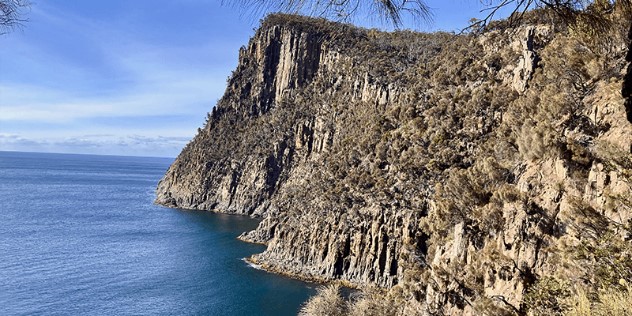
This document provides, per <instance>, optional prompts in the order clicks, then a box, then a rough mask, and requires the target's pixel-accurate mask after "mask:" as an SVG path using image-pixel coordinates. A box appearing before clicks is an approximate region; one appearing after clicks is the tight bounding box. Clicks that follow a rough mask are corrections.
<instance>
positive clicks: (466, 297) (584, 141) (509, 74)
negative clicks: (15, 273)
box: [157, 13, 632, 315]
mask: <svg viewBox="0 0 632 316" xmlns="http://www.w3.org/2000/svg"><path fill="white" fill-rule="evenodd" d="M539 16H541V14H540V13H532V14H529V15H528V16H527V17H525V24H524V25H523V26H521V27H518V28H510V27H508V26H507V25H506V23H504V22H498V23H496V24H494V25H492V26H491V27H490V28H489V29H488V30H486V31H485V32H482V33H476V34H468V35H454V34H448V33H435V34H423V33H415V32H408V31H401V32H393V33H384V32H378V31H375V30H367V29H360V28H355V27H352V26H349V25H342V24H337V23H332V22H328V21H325V20H319V19H309V18H303V17H297V16H288V15H272V16H269V17H268V18H267V19H266V20H265V21H263V23H262V25H261V27H260V29H259V30H258V31H257V33H256V34H255V36H254V37H253V38H252V39H251V41H250V43H249V44H248V46H247V47H244V48H242V50H241V51H240V57H239V66H238V67H237V69H236V70H235V71H234V72H233V74H232V76H231V77H230V78H229V79H228V82H227V85H228V87H227V90H226V93H225V95H224V97H223V98H222V99H221V100H220V101H219V102H218V104H217V106H216V107H215V108H214V109H213V110H212V112H211V113H210V114H209V116H208V120H207V123H206V125H205V126H204V127H203V128H201V129H200V130H199V132H198V134H197V136H196V137H195V138H194V139H193V140H192V141H191V142H190V143H189V144H188V145H187V146H186V147H185V148H184V150H183V151H182V153H181V154H180V155H179V157H178V158H177V160H176V161H175V162H174V164H173V165H172V166H171V168H170V169H169V171H168V172H167V174H166V175H165V177H164V179H163V180H162V181H161V182H160V184H159V185H158V190H157V202H158V203H160V204H164V205H167V206H172V207H180V208H186V209H199V210H212V211H216V212H225V213H237V214H244V215H246V214H248V215H257V216H262V217H263V221H262V222H261V224H260V225H259V227H258V228H257V229H256V230H255V231H252V232H249V233H247V234H244V235H243V236H242V237H241V238H242V239H244V240H246V241H251V242H260V243H265V244H267V246H268V247H267V250H266V251H265V252H263V253H261V254H258V255H255V256H254V257H253V258H252V260H253V261H256V262H258V263H260V264H261V265H262V266H264V267H265V268H267V269H269V270H272V271H277V272H280V273H285V274H290V275H294V276H297V277H301V278H307V279H316V280H340V281H343V283H347V284H349V285H352V286H358V287H364V286H369V285H375V286H377V288H374V289H372V290H370V291H369V292H370V293H367V295H366V296H365V297H364V298H363V299H362V300H358V302H356V303H358V304H356V307H357V308H360V309H361V310H362V311H363V313H379V314H384V313H390V314H406V315H413V314H451V313H461V312H464V313H473V314H485V313H487V314H494V315H496V314H503V313H506V314H516V313H517V314H524V313H527V312H530V313H549V312H551V313H562V312H564V311H567V310H570V309H571V307H570V305H572V303H568V302H570V301H568V300H567V299H570V298H571V297H572V296H573V295H574V294H576V293H577V292H578V291H580V290H581V291H584V292H582V293H589V294H591V293H597V291H598V290H599V289H604V288H619V289H621V290H622V291H624V290H625V288H626V287H627V286H628V285H627V284H629V282H632V263H631V262H632V252H631V250H632V247H631V246H630V241H629V238H630V233H631V232H630V230H631V229H632V227H631V226H630V218H631V217H632V194H631V183H630V181H631V177H632V155H631V150H632V147H631V142H632V124H631V123H630V121H629V120H628V118H627V116H626V107H625V105H624V102H625V100H624V98H623V97H622V93H621V88H622V84H623V80H624V76H625V71H626V67H627V65H628V64H627V62H626V60H625V56H626V53H627V45H628V40H627V38H626V35H627V33H626V32H625V31H627V28H626V24H625V23H627V22H626V21H625V19H623V18H620V19H618V20H616V21H618V22H620V23H621V26H620V27H615V28H614V29H617V30H619V31H613V32H611V33H610V34H608V38H609V39H608V40H607V41H594V40H592V39H594V36H590V34H586V31H585V30H582V29H580V28H577V29H568V28H566V27H564V26H562V25H561V24H557V23H555V21H550V20H544V19H541V18H538V17H539ZM380 288H382V289H380ZM383 289H387V290H388V291H386V290H383ZM591 295H592V294H591ZM595 295H596V294H595ZM360 303H362V304H363V305H362V306H360V305H359V304H360ZM569 304H570V305H569ZM358 306H360V307H358ZM347 312H351V311H350V310H347ZM356 312H357V310H356Z"/></svg>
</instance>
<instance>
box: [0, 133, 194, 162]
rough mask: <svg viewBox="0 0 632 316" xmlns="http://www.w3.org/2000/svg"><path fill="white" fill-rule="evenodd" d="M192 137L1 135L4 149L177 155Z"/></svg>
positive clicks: (1, 148) (0, 148) (0, 139)
mask: <svg viewBox="0 0 632 316" xmlns="http://www.w3.org/2000/svg"><path fill="white" fill-rule="evenodd" d="M189 140H190V139H189V138H188V137H168V136H142V135H127V136H116V135H82V136H74V137H65V138H57V139H36V138H27V137H22V136H20V135H16V134H6V133H5V134H0V150H2V151H51V152H61V153H89V154H109V155H131V156H163V157H175V156H176V155H177V154H178V153H179V152H180V151H181V150H182V147H184V145H186V144H187V143H188V142H189Z"/></svg>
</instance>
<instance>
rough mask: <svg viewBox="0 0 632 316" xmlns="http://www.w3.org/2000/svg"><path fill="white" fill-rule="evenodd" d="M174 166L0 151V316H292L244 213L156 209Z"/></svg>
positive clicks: (298, 296) (287, 292) (286, 287)
mask: <svg viewBox="0 0 632 316" xmlns="http://www.w3.org/2000/svg"><path fill="white" fill-rule="evenodd" d="M171 161H172V160H171V159H163V158H138V157H115V156H92V155H65V154H40V153H18V152H0V315H295V314H296V313H297V311H298V309H299V307H300V305H301V304H302V302H304V301H305V300H306V299H307V298H308V297H309V296H310V295H312V294H313V293H314V288H313V287H314V286H313V285H310V284H306V283H303V282H299V281H296V280H291V279H287V278H284V277H280V276H278V275H274V274H270V273H266V272H264V271H261V270H257V269H254V268H251V267H250V266H248V265H247V264H246V263H245V262H244V261H242V258H244V257H247V256H249V255H251V254H253V253H257V252H261V251H263V249H264V248H263V246H260V245H252V244H247V243H243V242H240V241H238V240H237V239H235V238H236V237H237V236H238V235H239V234H241V233H242V232H244V231H247V230H250V229H253V228H254V227H256V225H257V222H256V221H255V220H253V219H250V218H246V217H239V216H229V215H220V214H212V213H208V212H192V211H182V210H176V209H168V208H164V207H160V206H156V205H154V204H153V199H154V190H155V187H156V184H157V182H158V180H159V179H160V178H161V176H162V175H163V174H164V172H165V170H166V169H167V168H168V166H169V164H170V163H171Z"/></svg>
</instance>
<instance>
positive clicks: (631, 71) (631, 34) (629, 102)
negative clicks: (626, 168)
mask: <svg viewBox="0 0 632 316" xmlns="http://www.w3.org/2000/svg"><path fill="white" fill-rule="evenodd" d="M628 40H629V41H630V43H629V44H628V55H627V56H626V57H625V60H626V61H628V63H629V64H628V71H627V73H626V75H625V78H623V88H622V89H621V94H622V95H623V98H624V99H625V112H626V114H627V118H628V122H630V123H632V23H631V24H630V31H628ZM630 152H631V153H632V146H631V148H630Z"/></svg>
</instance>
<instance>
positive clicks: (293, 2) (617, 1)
mask: <svg viewBox="0 0 632 316" xmlns="http://www.w3.org/2000/svg"><path fill="white" fill-rule="evenodd" d="M479 1H480V2H481V3H482V4H483V5H484V6H485V9H484V10H483V11H482V13H483V14H485V17H484V18H483V19H480V20H476V23H477V25H476V26H479V27H482V26H484V25H485V24H486V23H487V22H489V21H490V20H491V19H492V18H493V17H494V15H495V14H496V13H497V12H498V11H499V10H500V9H501V8H512V14H511V17H510V19H513V20H519V18H520V17H521V16H522V14H523V13H524V12H526V11H527V10H530V9H535V8H549V9H551V10H552V11H553V12H554V13H555V14H556V15H558V16H560V17H562V18H563V19H564V20H565V21H567V22H568V23H578V22H579V23H588V24H590V25H592V26H593V27H595V28H602V27H604V26H605V25H604V23H605V21H606V20H605V19H604V14H607V13H611V12H612V11H614V10H619V11H621V10H624V11H625V12H627V13H629V14H632V0H479ZM229 2H230V1H229ZM234 2H236V3H238V4H241V5H242V6H243V7H245V8H253V9H254V10H279V11H282V12H286V13H301V14H309V15H314V16H320V17H327V18H332V19H335V20H343V21H344V20H347V19H349V18H350V17H352V16H355V15H358V14H369V15H371V16H374V17H377V18H379V19H381V20H382V21H384V22H387V23H390V24H392V25H393V26H395V27H401V26H402V23H403V17H404V16H409V17H411V18H412V20H413V21H417V22H421V21H428V20H430V19H431V18H432V12H431V9H430V7H429V6H428V4H427V2H426V1H424V0H326V1H323V0H289V1H288V0H275V1H270V0H236V1H234Z"/></svg>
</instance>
